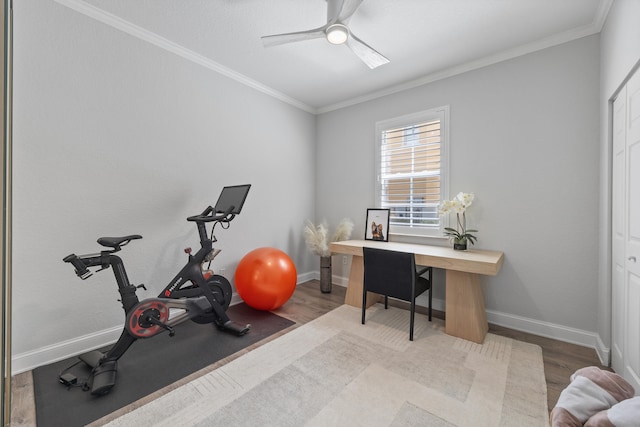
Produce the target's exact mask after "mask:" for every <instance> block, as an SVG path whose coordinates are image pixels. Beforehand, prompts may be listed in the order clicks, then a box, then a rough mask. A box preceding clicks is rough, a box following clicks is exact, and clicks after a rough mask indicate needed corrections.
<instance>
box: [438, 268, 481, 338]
mask: <svg viewBox="0 0 640 427" xmlns="http://www.w3.org/2000/svg"><path fill="white" fill-rule="evenodd" d="M446 299H447V304H446V310H447V311H446V322H445V331H446V333H447V334H449V335H453V336H456V337H459V338H464V339H466V340H469V341H473V342H476V343H479V344H482V342H483V341H484V337H485V335H486V334H487V331H488V330H489V325H488V323H487V313H486V311H485V308H484V296H483V295H482V288H481V287H480V278H479V276H478V275H477V274H473V273H465V272H461V271H455V270H447V294H446Z"/></svg>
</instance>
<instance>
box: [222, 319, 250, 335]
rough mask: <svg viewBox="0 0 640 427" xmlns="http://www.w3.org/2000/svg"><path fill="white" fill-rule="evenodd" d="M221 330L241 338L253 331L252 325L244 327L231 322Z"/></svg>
mask: <svg viewBox="0 0 640 427" xmlns="http://www.w3.org/2000/svg"><path fill="white" fill-rule="evenodd" d="M221 329H223V330H225V331H228V332H231V333H234V334H236V335H237V336H239V337H241V336H243V335H244V334H246V333H247V332H249V331H250V330H251V324H246V325H242V324H240V323H237V322H234V321H233V320H229V321H228V322H226V323H224V324H223V325H222V326H221Z"/></svg>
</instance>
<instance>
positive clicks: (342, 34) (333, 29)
mask: <svg viewBox="0 0 640 427" xmlns="http://www.w3.org/2000/svg"><path fill="white" fill-rule="evenodd" d="M326 34H327V41H328V42H329V43H331V44H343V43H344V42H346V41H347V39H348V38H349V29H348V28H347V27H345V26H344V25H342V24H333V25H331V26H330V27H329V28H327V31H326Z"/></svg>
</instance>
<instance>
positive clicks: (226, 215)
mask: <svg viewBox="0 0 640 427" xmlns="http://www.w3.org/2000/svg"><path fill="white" fill-rule="evenodd" d="M234 209H235V206H233V205H232V206H229V208H228V209H227V210H226V211H224V212H223V213H222V214H215V213H214V212H213V207H211V206H209V207H208V208H207V209H205V210H204V211H203V212H202V213H201V214H200V215H193V216H190V217H188V218H187V221H195V222H211V221H220V222H229V221H231V220H232V219H233V218H234V217H235V215H233V214H231V212H232V211H233V210H234Z"/></svg>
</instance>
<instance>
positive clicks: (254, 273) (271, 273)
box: [235, 248, 298, 310]
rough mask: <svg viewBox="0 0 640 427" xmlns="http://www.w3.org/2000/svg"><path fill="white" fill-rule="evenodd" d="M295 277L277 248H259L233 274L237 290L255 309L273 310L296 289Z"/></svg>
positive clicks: (288, 260)
mask: <svg viewBox="0 0 640 427" xmlns="http://www.w3.org/2000/svg"><path fill="white" fill-rule="evenodd" d="M297 278H298V275H297V273H296V266H295V265H294V264H293V261H292V260H291V258H289V256H288V255H287V254H286V253H284V252H282V251H281V250H280V249H276V248H258V249H254V250H252V251H251V252H249V253H248V254H246V255H245V256H244V257H243V258H242V259H241V260H240V263H239V264H238V267H237V268H236V274H235V284H236V291H238V295H240V297H241V298H242V299H243V300H244V302H245V303H246V304H247V305H248V306H250V307H253V308H255V309H257V310H274V309H276V308H278V307H280V306H281V305H282V304H284V303H285V302H287V301H288V300H289V298H291V295H293V291H294V290H295V289H296V281H297Z"/></svg>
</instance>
